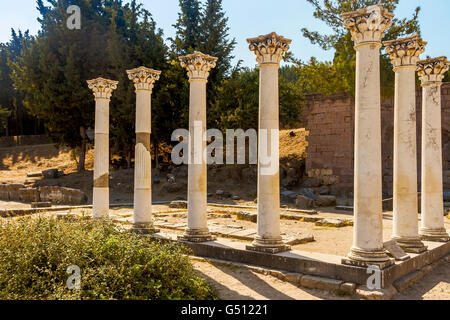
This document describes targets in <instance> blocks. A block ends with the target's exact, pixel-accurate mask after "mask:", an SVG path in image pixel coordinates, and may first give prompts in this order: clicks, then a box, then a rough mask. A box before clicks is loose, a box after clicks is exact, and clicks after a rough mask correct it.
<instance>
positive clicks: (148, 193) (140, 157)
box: [127, 67, 161, 234]
mask: <svg viewBox="0 0 450 320" xmlns="http://www.w3.org/2000/svg"><path fill="white" fill-rule="evenodd" d="M127 73H128V78H129V79H130V80H132V81H133V83H134V86H135V88H136V150H135V163H134V164H135V166H134V167H135V169H134V215H133V220H134V226H133V230H134V231H136V232H138V233H143V234H149V233H154V232H155V231H157V230H156V229H154V228H153V223H152V174H151V170H152V156H151V148H150V134H151V131H152V129H151V126H152V116H151V114H152V113H151V112H152V103H151V100H152V90H153V86H154V84H155V81H157V80H159V76H160V75H161V71H156V70H153V69H149V68H146V67H140V68H137V69H132V70H128V71H127Z"/></svg>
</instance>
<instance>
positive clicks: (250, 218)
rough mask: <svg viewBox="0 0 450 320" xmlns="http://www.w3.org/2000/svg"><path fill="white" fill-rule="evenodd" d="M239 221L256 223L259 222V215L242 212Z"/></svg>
mask: <svg viewBox="0 0 450 320" xmlns="http://www.w3.org/2000/svg"><path fill="white" fill-rule="evenodd" d="M237 219H238V220H243V221H250V222H254V223H256V222H257V221H258V214H256V213H252V212H245V211H240V212H238V213H237Z"/></svg>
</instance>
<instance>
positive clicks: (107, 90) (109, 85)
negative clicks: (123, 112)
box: [87, 78, 119, 99]
mask: <svg viewBox="0 0 450 320" xmlns="http://www.w3.org/2000/svg"><path fill="white" fill-rule="evenodd" d="M87 84H88V87H89V89H91V90H92V92H93V93H94V96H95V98H96V99H111V95H112V92H113V91H114V90H116V89H117V85H118V84H119V81H113V80H108V79H104V78H97V79H93V80H88V81H87Z"/></svg>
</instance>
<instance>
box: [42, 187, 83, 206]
mask: <svg viewBox="0 0 450 320" xmlns="http://www.w3.org/2000/svg"><path fill="white" fill-rule="evenodd" d="M39 194H40V199H41V201H42V202H51V203H52V204H61V205H84V204H86V203H87V200H88V197H87V196H86V194H85V193H84V192H83V191H81V190H78V189H70V188H63V187H40V188H39Z"/></svg>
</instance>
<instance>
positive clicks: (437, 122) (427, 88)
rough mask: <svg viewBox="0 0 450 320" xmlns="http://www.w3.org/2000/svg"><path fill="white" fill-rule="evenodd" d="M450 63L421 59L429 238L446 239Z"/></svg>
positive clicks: (424, 221) (425, 214) (425, 221)
mask: <svg viewBox="0 0 450 320" xmlns="http://www.w3.org/2000/svg"><path fill="white" fill-rule="evenodd" d="M449 65H450V63H449V61H448V60H447V58H445V57H440V58H436V59H428V60H423V61H419V62H418V70H419V76H420V78H421V81H422V87H423V93H422V99H423V100H422V225H421V228H420V235H421V236H422V239H424V240H427V241H438V242H447V241H449V240H450V237H449V235H448V233H447V231H446V230H445V226H444V200H443V197H444V195H443V177H442V167H443V166H442V119H441V112H442V111H441V86H442V79H443V78H444V74H445V72H446V71H447V70H448V66H449Z"/></svg>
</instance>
